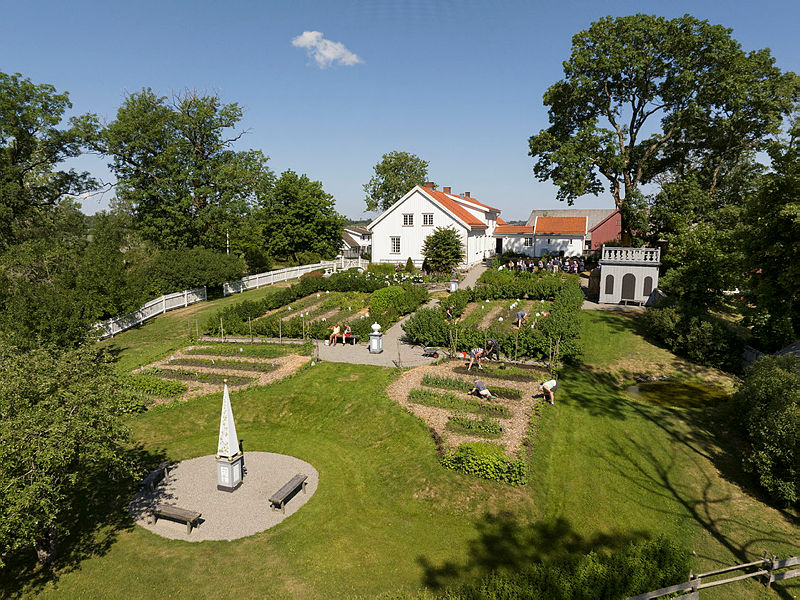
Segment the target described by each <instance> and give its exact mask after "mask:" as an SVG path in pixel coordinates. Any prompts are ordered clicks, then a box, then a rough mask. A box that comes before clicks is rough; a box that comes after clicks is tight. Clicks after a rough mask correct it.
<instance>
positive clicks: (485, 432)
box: [447, 415, 503, 438]
mask: <svg viewBox="0 0 800 600" xmlns="http://www.w3.org/2000/svg"><path fill="white" fill-rule="evenodd" d="M447 429H449V430H450V431H453V432H455V433H463V434H466V435H477V436H479V437H486V438H497V437H500V434H502V433H503V427H502V425H500V423H498V422H497V421H495V420H493V419H489V418H487V417H483V418H482V419H471V418H470V417H465V416H462V415H456V416H453V417H450V420H449V421H447Z"/></svg>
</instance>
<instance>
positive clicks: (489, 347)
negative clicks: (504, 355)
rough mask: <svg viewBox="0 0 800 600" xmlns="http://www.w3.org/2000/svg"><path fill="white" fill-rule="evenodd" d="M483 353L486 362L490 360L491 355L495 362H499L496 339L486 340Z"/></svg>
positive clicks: (498, 348) (498, 349)
mask: <svg viewBox="0 0 800 600" xmlns="http://www.w3.org/2000/svg"><path fill="white" fill-rule="evenodd" d="M484 352H485V354H484V356H485V357H486V360H490V359H491V358H492V355H494V356H495V358H496V359H497V360H500V344H498V343H497V340H496V339H494V338H489V339H488V340H486V350H485V351H484Z"/></svg>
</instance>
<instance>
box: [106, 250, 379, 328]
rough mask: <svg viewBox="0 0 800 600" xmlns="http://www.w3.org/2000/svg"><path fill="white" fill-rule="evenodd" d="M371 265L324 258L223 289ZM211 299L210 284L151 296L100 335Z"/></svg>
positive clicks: (230, 291) (108, 322) (247, 287)
mask: <svg viewBox="0 0 800 600" xmlns="http://www.w3.org/2000/svg"><path fill="white" fill-rule="evenodd" d="M367 265H369V261H368V260H364V259H362V258H356V259H352V258H340V259H336V260H326V261H323V262H319V263H315V264H313V265H301V266H299V267H289V268H287V269H278V270H276V271H268V272H266V273H259V274H258V275H250V276H249V277H245V278H243V279H240V280H238V281H229V282H227V283H224V284H222V291H223V293H224V294H225V295H226V296H229V295H231V294H234V293H236V292H244V291H245V290H253V289H255V288H259V287H262V286H265V285H270V284H272V283H278V282H279V281H288V280H290V279H297V278H298V277H300V276H301V275H304V274H306V273H311V272H312V271H319V270H324V271H325V272H326V273H335V272H336V271H337V270H338V271H344V270H347V269H351V268H353V267H358V268H359V269H361V268H366V267H367ZM205 300H208V295H207V293H206V288H205V287H202V288H196V289H193V290H184V291H183V292H175V293H172V294H166V295H164V296H161V297H159V298H156V299H155V300H150V302H148V303H147V304H144V305H143V306H142V307H141V308H139V310H136V311H134V312H132V313H129V314H127V315H122V316H121V317H114V318H113V319H107V320H105V321H100V322H99V323H97V324H96V325H95V328H96V329H97V331H98V334H99V336H100V339H101V340H102V339H104V338H107V337H111V336H112V335H116V334H118V333H120V332H122V331H125V330H126V329H130V328H131V327H136V326H137V325H139V324H140V323H144V322H145V321H147V320H148V319H152V318H153V317H155V316H158V315H163V314H164V313H165V312H169V311H171V310H175V309H176V308H183V307H184V306H189V305H190V304H195V303H196V302H204V301H205Z"/></svg>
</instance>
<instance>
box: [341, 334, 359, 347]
mask: <svg viewBox="0 0 800 600" xmlns="http://www.w3.org/2000/svg"><path fill="white" fill-rule="evenodd" d="M336 343H337V344H353V345H354V346H355V345H356V344H357V343H358V336H357V335H348V336H346V337H345V336H343V335H337V336H336Z"/></svg>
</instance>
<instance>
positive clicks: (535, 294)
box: [472, 269, 580, 301]
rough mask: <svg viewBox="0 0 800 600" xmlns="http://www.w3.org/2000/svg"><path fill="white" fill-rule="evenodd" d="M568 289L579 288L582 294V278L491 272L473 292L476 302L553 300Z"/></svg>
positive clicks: (480, 281) (551, 274) (521, 272)
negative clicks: (511, 299)
mask: <svg viewBox="0 0 800 600" xmlns="http://www.w3.org/2000/svg"><path fill="white" fill-rule="evenodd" d="M569 286H576V287H577V288H578V290H579V291H580V279H579V278H578V276H577V275H561V274H558V273H528V272H526V271H520V272H514V271H507V270H503V271H495V270H491V269H490V270H487V271H484V272H483V274H482V275H481V276H480V278H479V279H478V285H477V286H476V287H475V289H474V290H472V295H473V298H472V299H473V301H478V300H501V299H504V298H519V299H523V298H527V299H528V300H553V299H555V297H556V295H557V294H558V292H559V290H561V289H562V288H564V287H569Z"/></svg>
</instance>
